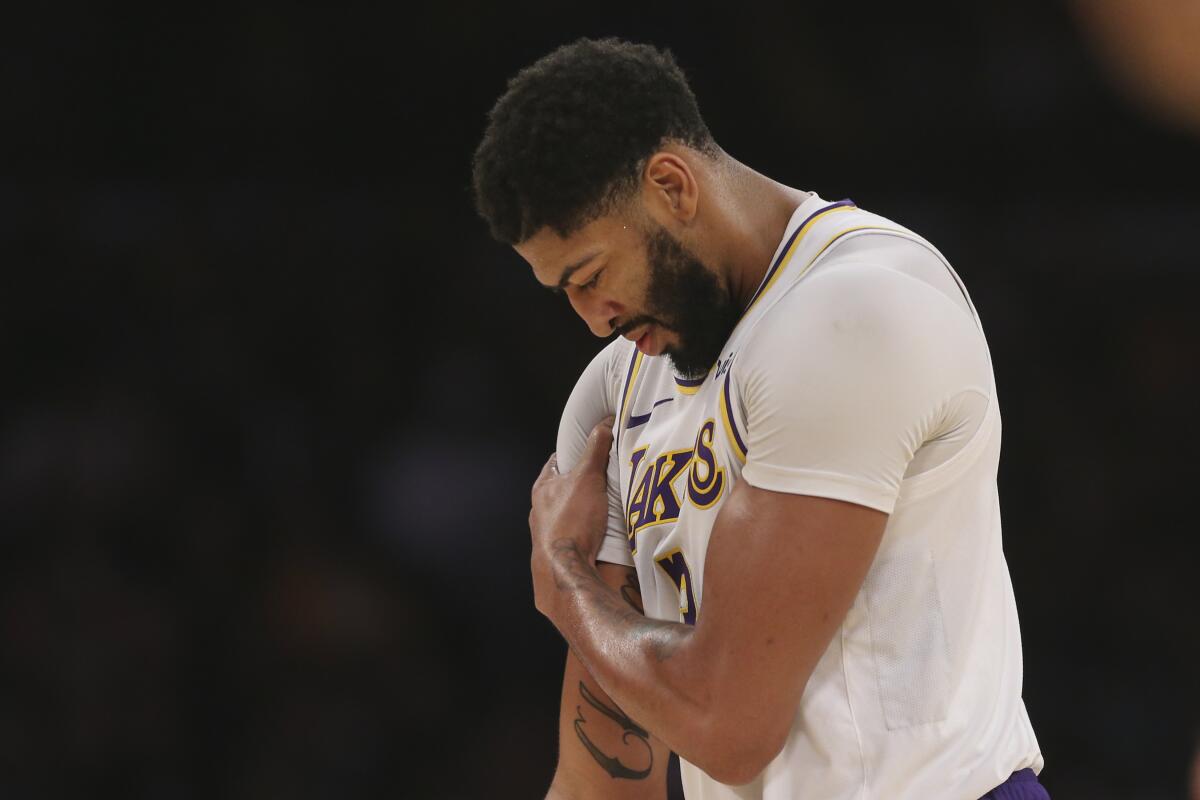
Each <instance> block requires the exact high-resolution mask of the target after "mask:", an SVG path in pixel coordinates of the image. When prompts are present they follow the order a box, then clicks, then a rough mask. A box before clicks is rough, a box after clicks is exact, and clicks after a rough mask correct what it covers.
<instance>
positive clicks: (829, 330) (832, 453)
mask: <svg viewBox="0 0 1200 800" xmlns="http://www.w3.org/2000/svg"><path fill="white" fill-rule="evenodd" d="M839 270H845V272H843V273H842V274H841V275H840V276H838V278H837V279H836V280H833V279H832V278H833V276H832V275H831V276H830V278H831V279H830V280H821V279H818V280H815V281H813V283H812V284H811V285H805V286H803V287H802V288H803V289H804V291H803V292H802V293H801V294H800V295H798V296H797V297H796V298H795V304H794V306H793V307H791V308H788V307H786V306H785V307H784V308H783V309H780V308H776V309H773V313H772V315H771V319H772V320H774V321H779V320H783V321H784V322H785V323H786V325H779V326H777V327H775V328H770V327H766V328H765V330H762V331H756V339H755V341H754V342H753V347H747V348H744V351H743V352H742V353H740V354H739V355H738V360H737V361H736V362H735V364H734V372H735V375H734V380H735V382H736V384H737V389H738V392H739V395H740V398H741V402H742V413H743V419H744V421H745V426H746V436H745V440H746V444H747V448H746V449H747V454H746V464H745V466H744V468H743V472H742V480H741V481H739V482H738V484H737V486H736V487H735V489H734V491H733V492H732V493H731V494H730V496H729V498H728V499H727V501H726V503H725V505H724V506H723V507H722V509H721V511H720V513H719V514H718V517H717V519H716V521H715V523H714V526H713V532H712V535H711V537H710V539H709V544H708V549H707V554H706V558H705V567H704V583H703V585H704V597H703V603H702V608H701V612H700V614H699V615H698V621H697V626H696V636H697V638H698V642H697V644H698V646H699V647H700V648H701V649H702V651H703V652H704V654H705V659H704V661H705V662H706V663H707V664H708V665H709V667H708V669H709V670H711V671H710V672H709V673H708V675H709V677H710V678H711V680H710V681H709V682H708V685H709V686H710V687H712V689H711V690H712V691H713V692H714V693H716V692H719V696H718V695H717V694H714V696H713V698H712V703H713V706H714V708H715V709H719V711H716V710H714V714H718V713H719V714H720V715H721V716H723V717H726V718H729V717H732V719H728V720H727V722H728V727H729V729H731V730H735V731H736V730H738V729H739V728H741V729H751V730H756V731H761V732H762V736H761V737H757V740H753V739H751V738H750V737H748V738H747V740H746V742H745V743H744V746H745V747H747V748H749V751H750V752H749V754H748V755H747V756H746V758H747V759H749V760H752V761H755V762H756V763H762V764H765V763H766V760H769V759H770V758H771V757H773V756H774V754H775V752H774V750H772V751H771V752H764V751H763V750H762V749H761V748H762V747H768V749H769V748H770V747H778V746H781V745H782V743H783V741H784V739H785V738H786V736H787V732H788V730H789V729H790V726H791V722H792V719H793V717H794V714H795V710H796V708H797V706H798V704H799V701H800V698H801V696H802V694H803V692H804V687H805V684H806V683H807V681H808V678H809V676H810V675H811V674H812V671H813V670H814V668H815V667H816V665H817V663H818V661H819V660H820V658H821V656H822V655H823V654H824V652H825V651H826V649H827V648H828V646H829V643H830V641H831V640H832V638H833V636H834V635H835V633H836V631H837V630H838V628H839V627H840V626H841V624H842V621H843V620H844V619H845V616H846V614H847V613H848V611H849V609H850V607H851V606H852V605H853V603H854V598H855V596H856V595H857V593H858V591H859V589H860V587H861V586H862V583H863V581H864V580H865V578H866V575H867V572H868V571H869V569H870V567H871V563H872V561H873V560H874V557H875V553H876V552H877V550H878V549H879V547H880V543H881V541H882V539H883V534H884V529H885V527H886V525H887V520H888V515H889V514H890V513H891V512H892V510H893V508H894V505H895V503H896V500H897V498H898V496H899V494H900V488H901V483H902V481H903V479H904V475H905V471H906V469H907V467H908V465H909V463H910V461H911V460H912V458H913V455H914V453H916V452H917V451H918V450H919V449H920V448H921V446H922V445H923V444H924V443H925V442H926V441H928V440H929V439H930V438H931V437H935V436H936V435H937V434H938V431H939V430H942V429H943V426H944V422H945V417H946V414H947V413H948V412H947V409H948V408H951V407H952V406H953V404H952V403H950V402H949V401H950V400H951V399H952V398H954V397H955V396H957V394H958V393H959V392H961V391H964V390H967V389H971V388H972V387H974V388H979V389H980V390H989V393H990V374H991V373H990V366H989V364H988V361H987V354H986V348H985V346H984V345H983V342H982V336H981V334H980V333H979V331H978V329H977V327H976V326H975V323H974V320H973V318H972V317H971V316H970V315H969V314H966V313H964V312H963V311H962V309H961V308H959V307H957V306H956V305H955V304H954V303H953V302H950V301H949V300H948V299H947V298H946V297H945V295H943V294H941V293H940V292H937V291H935V290H932V289H930V288H929V287H928V286H927V285H925V284H922V283H920V282H919V281H914V280H913V279H911V278H909V277H907V276H904V275H900V274H896V273H891V272H889V271H887V270H881V269H878V268H863V269H861V270H859V269H857V268H856V265H847V266H839ZM784 302H785V303H786V302H788V301H784ZM780 312H783V313H780ZM797 343H799V344H797ZM781 355H782V356H783V357H781Z"/></svg>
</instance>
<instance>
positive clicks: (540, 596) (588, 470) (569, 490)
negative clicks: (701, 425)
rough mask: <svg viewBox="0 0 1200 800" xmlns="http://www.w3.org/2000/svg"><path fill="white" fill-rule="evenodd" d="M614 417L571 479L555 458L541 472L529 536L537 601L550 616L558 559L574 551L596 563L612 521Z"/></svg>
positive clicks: (596, 433) (599, 429)
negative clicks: (610, 479) (610, 456)
mask: <svg viewBox="0 0 1200 800" xmlns="http://www.w3.org/2000/svg"><path fill="white" fill-rule="evenodd" d="M612 426H613V418H612V417H607V418H605V419H603V420H601V421H600V422H599V423H597V425H596V427H595V428H593V429H592V432H591V434H590V435H589V436H588V440H587V447H586V448H585V449H584V452H583V455H582V457H581V458H580V459H579V463H578V464H577V465H576V466H575V468H574V469H573V470H571V471H570V472H568V473H566V474H560V473H559V471H558V462H557V459H556V457H555V456H554V455H551V456H550V460H549V461H547V462H546V465H545V466H544V467H542V471H541V474H539V475H538V477H537V480H536V481H534V484H533V495H532V508H531V509H530V511H529V534H530V538H531V539H532V544H533V556H532V558H531V559H530V566H531V568H532V571H533V594H534V602H535V604H536V605H537V607H538V610H539V611H541V612H542V613H543V614H546V615H547V616H549V615H550V614H549V612H550V608H551V605H552V602H551V601H552V600H553V596H554V594H556V591H555V590H556V584H557V582H556V580H555V576H554V570H555V563H554V559H555V555H556V553H558V554H563V553H567V552H571V551H574V553H575V554H577V556H578V557H582V558H583V559H586V563H587V565H588V566H593V565H594V564H595V562H596V554H597V553H599V552H600V544H601V542H603V540H604V531H605V528H606V526H607V522H608V489H607V482H606V476H607V474H608V454H609V450H610V448H611V447H612V441H613V435H612Z"/></svg>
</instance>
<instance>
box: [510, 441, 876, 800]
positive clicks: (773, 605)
mask: <svg viewBox="0 0 1200 800" xmlns="http://www.w3.org/2000/svg"><path fill="white" fill-rule="evenodd" d="M610 427H611V421H605V422H602V423H600V424H599V425H598V426H597V427H596V428H595V429H594V430H593V431H592V433H591V436H590V438H589V441H588V447H587V451H586V452H585V454H584V457H583V458H582V459H581V461H580V462H579V464H578V465H577V466H576V467H575V469H574V470H572V471H571V472H570V473H568V474H559V473H558V470H557V467H556V463H555V460H554V457H553V456H551V459H550V460H549V461H548V462H547V464H546V466H545V467H544V468H543V470H542V473H541V474H540V475H539V476H538V479H537V482H536V483H535V484H534V488H533V498H532V510H531V512H530V533H531V537H532V545H533V556H532V559H531V567H532V572H533V585H534V599H535V603H536V605H537V607H538V610H539V611H541V612H542V613H543V614H545V615H546V616H547V617H548V618H549V619H550V620H551V622H553V623H554V625H555V626H556V627H557V628H558V630H559V631H560V632H561V633H562V635H563V637H564V638H565V639H566V640H567V642H568V644H569V645H570V646H571V650H572V652H573V653H575V654H576V655H577V656H578V658H579V659H580V660H581V661H582V662H583V664H584V666H585V667H586V668H587V670H588V672H589V673H590V674H591V675H592V676H593V677H594V678H595V679H596V681H597V682H598V683H599V684H600V686H601V687H602V688H603V689H604V690H605V691H606V692H607V693H608V694H609V695H610V696H611V697H612V698H613V700H614V701H616V703H617V704H618V705H619V706H620V708H621V709H623V711H624V712H625V713H627V714H628V716H629V717H630V718H632V719H636V720H638V723H639V724H640V725H641V726H644V729H645V730H647V731H649V732H650V733H652V734H654V735H655V736H657V737H658V738H660V739H661V740H663V741H664V742H665V743H666V744H667V745H669V746H670V747H671V748H672V749H674V750H675V751H676V752H677V753H679V754H680V756H682V757H684V758H686V759H687V760H688V761H690V762H692V763H693V764H696V765H697V766H699V767H700V768H701V769H703V770H704V771H705V772H707V773H708V774H709V775H710V776H712V777H713V778H715V779H716V780H719V781H721V782H723V783H729V784H741V783H746V782H747V781H750V780H752V779H753V778H754V777H755V776H756V775H758V773H759V772H761V771H762V769H763V768H764V767H765V766H766V764H767V763H768V762H769V761H770V760H771V759H772V758H774V756H775V755H776V754H777V753H778V752H779V749H780V748H781V747H782V746H783V743H784V741H785V740H786V738H787V735H788V732H789V730H790V727H791V721H792V717H793V715H794V713H795V709H796V707H797V705H798V703H799V701H800V696H801V695H802V694H803V691H804V687H805V684H806V683H807V682H808V677H809V675H810V674H811V672H812V669H813V668H814V667H815V666H816V663H817V661H818V659H819V658H820V656H821V654H822V653H823V652H824V651H825V648H826V647H827V646H828V644H829V641H830V639H831V638H832V636H833V634H834V632H835V631H836V630H837V628H838V626H839V625H840V624H841V622H842V620H843V619H844V617H845V615H846V612H847V611H848V610H849V608H850V605H851V603H852V602H853V600H854V597H855V595H856V594H857V592H858V589H859V586H860V585H861V584H862V581H863V579H864V578H865V576H866V573H867V570H868V569H869V567H870V564H871V561H872V559H873V558H874V556H875V552H876V550H877V549H878V546H879V542H880V539H881V538H882V536H883V530H884V526H885V524H886V521H887V515H886V514H883V513H882V512H879V511H875V510H873V509H868V508H865V507H862V506H858V505H854V504H851V503H844V502H841V501H837V500H827V499H824V498H817V497H807V496H803V495H792V494H785V493H778V492H771V491H767V490H763V489H757V488H755V487H753V486H750V485H749V484H747V483H745V482H741V483H739V484H738V485H737V487H736V488H735V489H734V491H733V492H732V494H731V496H730V497H729V499H728V500H727V501H726V502H725V505H724V506H723V507H722V509H721V511H720V513H719V515H718V517H717V521H716V524H715V525H714V528H713V534H712V537H711V539H710V543H709V549H708V559H707V562H706V565H705V573H704V581H705V587H706V588H705V598H704V613H702V614H700V615H699V619H698V621H697V623H696V624H695V626H691V625H685V624H682V623H676V622H666V621H662V620H652V619H647V618H646V617H644V616H642V615H641V614H639V613H637V612H636V611H635V610H633V609H632V608H630V607H629V605H628V604H627V603H625V602H624V600H622V598H621V595H620V593H619V592H618V591H616V590H615V589H614V588H612V587H611V586H609V585H607V584H606V583H605V582H604V581H603V580H602V579H601V578H600V576H599V574H598V572H597V570H596V565H595V556H596V553H597V552H598V550H599V547H600V542H601V540H602V538H603V535H604V529H605V518H606V514H607V498H606V494H605V470H606V462H607V459H608V452H609V448H610V446H611V444H612V439H611V433H610V432H609V431H610ZM746 531H753V532H754V535H753V536H746V535H745V532H746ZM747 587H757V589H758V590H757V591H747ZM781 607H782V608H788V609H789V613H788V614H787V615H780V614H778V613H777V611H778V609H779V608H781Z"/></svg>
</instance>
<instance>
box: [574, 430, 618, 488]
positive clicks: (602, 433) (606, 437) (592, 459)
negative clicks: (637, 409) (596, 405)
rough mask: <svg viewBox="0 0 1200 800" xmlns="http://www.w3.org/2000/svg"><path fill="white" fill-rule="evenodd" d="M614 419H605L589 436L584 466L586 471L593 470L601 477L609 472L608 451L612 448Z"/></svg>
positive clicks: (584, 454) (583, 459)
mask: <svg viewBox="0 0 1200 800" xmlns="http://www.w3.org/2000/svg"><path fill="white" fill-rule="evenodd" d="M613 422H614V418H613V417H605V418H604V419H602V420H600V421H599V422H597V423H596V427H594V428H592V432H591V433H590V434H589V435H588V440H587V448H586V449H585V450H584V453H583V458H582V459H580V460H581V461H582V462H583V466H584V467H585V468H586V469H592V470H595V471H597V472H599V473H600V474H601V475H603V474H605V473H606V472H607V471H608V451H609V449H610V448H612V442H613V434H612V426H613Z"/></svg>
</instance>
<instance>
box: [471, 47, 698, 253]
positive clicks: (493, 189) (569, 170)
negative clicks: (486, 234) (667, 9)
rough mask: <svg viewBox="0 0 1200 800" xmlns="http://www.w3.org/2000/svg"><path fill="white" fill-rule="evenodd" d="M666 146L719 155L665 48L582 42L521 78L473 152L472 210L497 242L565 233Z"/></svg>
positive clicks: (617, 193)
mask: <svg viewBox="0 0 1200 800" xmlns="http://www.w3.org/2000/svg"><path fill="white" fill-rule="evenodd" d="M667 141H676V142H680V143H682V144H686V145H689V146H691V147H693V148H696V149H697V150H700V151H702V152H706V153H709V154H715V153H716V152H717V151H718V148H717V146H716V143H715V142H714V141H713V138H712V134H711V133H709V130H708V126H707V125H706V124H705V123H704V119H703V118H702V117H701V116H700V108H699V106H698V105H697V103H696V97H695V95H693V94H692V90H691V88H690V87H689V86H688V82H687V79H686V78H685V77H684V75H683V71H682V70H680V69H679V66H678V65H677V64H676V63H675V59H674V57H673V56H672V55H671V53H670V51H668V50H659V49H657V48H655V47H653V46H651V45H647V44H634V43H632V42H626V41H621V40H619V39H613V38H609V39H599V40H595V39H579V40H578V41H575V42H572V43H571V44H568V45H563V46H562V47H559V48H558V49H557V50H555V51H553V52H552V53H550V54H549V55H546V56H543V57H542V58H540V59H539V60H538V61H536V62H534V63H533V64H531V65H530V66H528V67H526V68H525V69H523V70H521V71H520V72H518V73H517V75H516V77H514V78H512V79H511V80H510V81H509V82H508V90H507V91H506V92H505V93H504V94H503V95H502V96H501V97H500V99H499V100H497V101H496V105H495V106H494V107H493V108H492V110H491V113H490V114H489V115H488V126H487V131H486V132H485V133H484V135H483V141H481V142H480V143H479V147H478V148H477V149H476V150H475V159H474V187H475V205H476V208H477V209H478V210H479V214H480V216H482V217H483V218H484V219H485V220H487V223H488V225H489V226H490V227H491V231H492V235H493V236H494V237H495V238H496V239H498V240H499V241H501V242H506V243H508V244H518V243H520V242H523V241H525V240H526V239H528V238H529V237H530V236H532V235H534V234H535V233H537V232H538V231H539V230H541V229H542V228H544V227H546V226H549V227H550V228H551V229H553V230H554V231H555V232H557V233H558V234H559V235H560V236H564V237H566V236H569V235H570V234H571V233H573V232H575V231H577V230H578V229H579V228H581V227H583V226H584V225H586V224H587V223H588V222H590V221H591V220H593V219H595V218H596V217H598V216H601V215H602V214H604V213H607V211H609V210H611V208H612V207H613V204H614V203H615V202H616V201H617V200H619V199H621V198H623V197H625V196H626V193H627V192H629V191H631V190H632V189H633V187H635V186H636V185H637V179H638V177H639V174H640V169H641V165H642V164H643V163H644V162H645V159H647V158H649V157H650V156H651V155H653V154H654V152H655V151H656V150H657V149H658V148H659V147H661V146H662V144H664V143H665V142H667Z"/></svg>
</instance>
